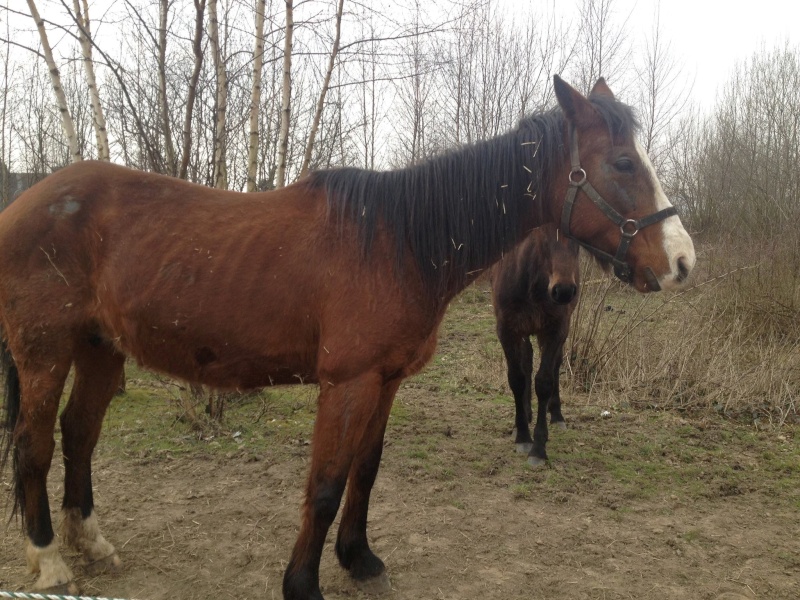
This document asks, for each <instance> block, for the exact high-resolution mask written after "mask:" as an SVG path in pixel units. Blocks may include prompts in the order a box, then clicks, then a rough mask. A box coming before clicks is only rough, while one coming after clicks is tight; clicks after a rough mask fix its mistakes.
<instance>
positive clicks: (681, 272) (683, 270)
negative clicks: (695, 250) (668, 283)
mask: <svg viewBox="0 0 800 600" xmlns="http://www.w3.org/2000/svg"><path fill="white" fill-rule="evenodd" d="M687 277H689V264H688V261H687V260H686V257H685V256H681V257H680V258H678V281H686V278H687Z"/></svg>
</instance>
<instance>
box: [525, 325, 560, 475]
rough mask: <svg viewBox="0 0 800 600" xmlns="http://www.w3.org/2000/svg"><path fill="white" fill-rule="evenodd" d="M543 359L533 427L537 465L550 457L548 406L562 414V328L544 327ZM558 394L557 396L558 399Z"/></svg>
mask: <svg viewBox="0 0 800 600" xmlns="http://www.w3.org/2000/svg"><path fill="white" fill-rule="evenodd" d="M537 339H538V342H539V351H540V355H541V363H540V365H539V370H538V371H537V372H536V379H535V388H536V400H537V411H536V425H535V426H534V428H533V447H532V448H531V451H530V454H529V455H528V462H529V463H530V465H531V466H533V467H538V466H541V465H543V464H545V463H546V461H547V440H548V437H549V433H548V430H547V412H548V408H549V409H550V410H551V412H552V411H553V410H554V411H555V412H552V414H553V417H554V421H557V419H558V417H560V419H561V421H562V422H563V420H564V417H563V416H561V401H560V399H558V371H559V368H560V365H561V357H562V354H563V351H564V339H563V338H562V336H561V335H560V333H559V332H558V331H543V332H540V333H539V334H538V335H537ZM554 398H555V400H554Z"/></svg>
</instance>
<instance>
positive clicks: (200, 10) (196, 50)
mask: <svg viewBox="0 0 800 600" xmlns="http://www.w3.org/2000/svg"><path fill="white" fill-rule="evenodd" d="M194 11H195V20H194V36H193V37H192V52H193V54H194V68H193V69H192V76H191V78H190V79H189V88H188V90H187V92H186V111H185V113H184V118H183V148H182V152H181V168H180V172H179V173H178V176H179V177H180V178H181V179H186V177H187V174H188V171H189V160H190V159H191V156H192V114H193V112H194V104H195V99H196V98H197V82H198V81H199V80H200V70H201V68H202V66H203V16H204V14H205V11H206V0H194Z"/></svg>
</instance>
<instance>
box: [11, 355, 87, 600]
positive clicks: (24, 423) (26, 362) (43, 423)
mask: <svg viewBox="0 0 800 600" xmlns="http://www.w3.org/2000/svg"><path fill="white" fill-rule="evenodd" d="M12 352H13V349H12ZM15 359H16V360H17V363H16V369H17V371H18V373H19V388H20V398H19V399H18V400H19V402H20V404H19V416H18V418H17V423H16V426H15V428H14V451H13V452H14V474H15V497H16V502H17V503H18V505H19V507H20V511H21V514H22V518H23V522H24V524H25V530H26V533H27V536H28V541H27V548H26V556H27V559H28V567H29V569H30V571H31V572H32V573H39V578H38V580H37V581H36V584H35V586H34V587H35V588H36V589H39V590H53V591H62V590H65V591H68V592H70V593H75V592H77V588H76V587H75V585H74V583H72V580H73V576H72V572H71V571H70V569H69V567H67V565H66V563H64V560H63V559H62V558H61V555H60V553H59V550H58V542H57V541H56V539H55V534H54V533H53V526H52V522H51V520H50V503H49V502H48V499H47V473H48V471H49V470H50V463H51V461H52V458H53V449H54V447H55V441H54V439H53V430H54V429H55V422H56V415H57V414H58V405H59V400H60V398H61V391H62V390H63V389H64V381H65V380H66V377H67V374H68V373H69V367H70V360H69V358H68V357H61V358H57V359H52V360H45V359H40V360H37V361H34V360H31V359H30V358H28V357H27V356H23V355H22V353H21V352H17V353H16V354H15ZM8 401H9V399H7V402H8Z"/></svg>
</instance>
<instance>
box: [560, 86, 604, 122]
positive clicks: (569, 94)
mask: <svg viewBox="0 0 800 600" xmlns="http://www.w3.org/2000/svg"><path fill="white" fill-rule="evenodd" d="M553 87H554V88H555V91H556V98H557V99H558V104H559V106H561V110H563V111H564V115H565V116H566V117H567V120H568V121H569V122H570V123H572V124H574V125H581V124H583V123H587V124H588V123H589V122H590V121H591V120H592V118H593V117H594V114H595V111H594V108H593V107H592V105H591V103H590V102H589V101H588V100H587V99H586V98H585V97H584V96H583V94H581V93H580V92H579V91H578V90H576V89H575V88H574V87H572V86H571V85H570V84H568V83H567V82H566V81H564V80H563V79H561V77H559V76H558V75H553Z"/></svg>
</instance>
